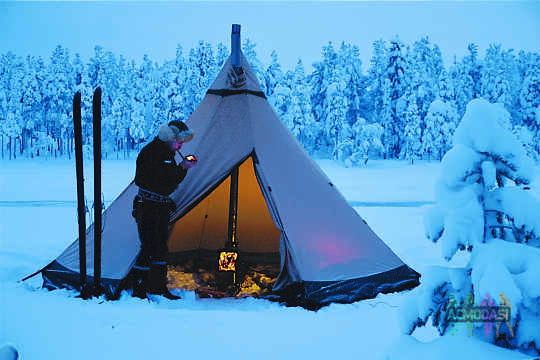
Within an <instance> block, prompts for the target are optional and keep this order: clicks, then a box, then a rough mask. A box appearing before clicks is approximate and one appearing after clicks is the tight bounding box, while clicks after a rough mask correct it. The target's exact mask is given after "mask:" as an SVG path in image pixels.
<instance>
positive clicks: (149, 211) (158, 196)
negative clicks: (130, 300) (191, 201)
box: [132, 120, 197, 300]
mask: <svg viewBox="0 0 540 360" xmlns="http://www.w3.org/2000/svg"><path fill="white" fill-rule="evenodd" d="M193 136H194V134H193V131H192V130H190V129H189V128H188V127H187V125H186V124H185V123H184V122H182V121H178V120H173V121H171V122H169V123H168V124H167V125H162V126H161V127H160V128H159V131H158V136H156V137H155V138H154V139H153V140H152V141H151V142H150V143H148V144H147V145H146V146H144V147H143V148H142V149H141V151H140V153H139V155H138V156H137V167H136V171H135V184H136V185H137V186H138V187H139V193H138V194H137V195H136V196H135V199H134V200H133V213H132V215H133V216H134V217H135V219H136V222H137V227H138V231H139V239H140V242H141V250H140V252H139V255H138V257H137V260H136V262H135V265H134V267H133V270H132V275H133V280H134V281H133V283H132V286H133V293H132V295H133V296H136V297H139V298H147V294H156V295H162V296H164V297H166V298H168V299H171V300H176V299H179V298H180V297H179V296H176V295H173V294H171V293H170V292H169V290H168V289H167V262H166V257H167V253H168V248H167V241H168V233H169V229H168V227H169V219H170V216H171V214H172V212H173V211H174V210H176V204H175V203H174V201H173V200H172V199H171V198H170V197H169V195H170V194H171V193H172V192H173V191H174V190H175V189H176V188H177V186H178V185H179V184H180V183H181V182H182V180H184V178H185V177H186V174H187V172H188V169H190V168H192V167H194V166H195V165H196V164H197V159H196V158H191V157H189V158H190V159H191V160H187V159H186V158H184V157H182V158H183V160H182V162H180V163H179V164H177V163H176V160H175V154H176V152H177V151H178V150H180V149H181V148H182V145H183V144H184V143H186V142H188V141H191V140H192V139H193Z"/></svg>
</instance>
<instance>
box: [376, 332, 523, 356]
mask: <svg viewBox="0 0 540 360" xmlns="http://www.w3.org/2000/svg"><path fill="white" fill-rule="evenodd" d="M456 349H459V353H460V354H463V355H461V356H463V357H456V352H457V351H456ZM435 354H436V358H437V359H439V360H456V359H460V358H464V359H492V360H496V359H501V360H503V359H504V360H523V359H526V357H524V355H520V354H519V353H515V352H512V351H510V350H507V349H502V348H499V347H494V346H492V345H490V344H486V343H484V342H482V341H479V340H477V339H474V338H470V337H466V336H457V335H456V336H445V337H442V338H439V339H437V340H434V341H433V342H431V343H428V344H423V343H421V342H419V341H418V340H416V339H415V338H414V337H412V336H406V335H404V336H402V337H400V339H399V340H398V341H397V342H396V344H394V345H393V347H392V349H391V350H390V352H389V354H388V356H387V357H386V360H394V359H415V360H432V359H434V356H435Z"/></svg>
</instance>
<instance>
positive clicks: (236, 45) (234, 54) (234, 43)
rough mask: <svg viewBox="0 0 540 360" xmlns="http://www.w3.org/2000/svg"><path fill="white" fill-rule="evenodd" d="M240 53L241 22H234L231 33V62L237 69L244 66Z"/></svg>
mask: <svg viewBox="0 0 540 360" xmlns="http://www.w3.org/2000/svg"><path fill="white" fill-rule="evenodd" d="M240 53H241V51H240V24H233V26H232V33H231V63H232V66H233V68H234V69H235V70H237V69H238V68H241V67H242V57H241V56H240Z"/></svg>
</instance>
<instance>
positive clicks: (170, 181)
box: [135, 137, 187, 196]
mask: <svg viewBox="0 0 540 360" xmlns="http://www.w3.org/2000/svg"><path fill="white" fill-rule="evenodd" d="M186 174H187V170H184V169H183V168H182V167H181V166H180V165H176V161H175V160H174V151H172V150H171V149H170V148H169V145H168V144H167V143H165V142H163V141H161V140H160V139H159V138H157V137H156V138H155V139H154V140H152V141H151V142H150V143H148V144H147V145H146V146H145V147H143V148H142V150H141V152H140V153H139V156H137V169H136V171H135V184H136V185H137V186H139V187H140V188H143V189H145V190H148V191H152V192H154V193H156V194H160V195H165V196H168V195H170V194H171V193H172V192H173V191H174V190H175V189H176V187H177V186H178V184H180V183H181V182H182V180H184V178H185V177H186Z"/></svg>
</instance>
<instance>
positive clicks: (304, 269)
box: [41, 55, 419, 305]
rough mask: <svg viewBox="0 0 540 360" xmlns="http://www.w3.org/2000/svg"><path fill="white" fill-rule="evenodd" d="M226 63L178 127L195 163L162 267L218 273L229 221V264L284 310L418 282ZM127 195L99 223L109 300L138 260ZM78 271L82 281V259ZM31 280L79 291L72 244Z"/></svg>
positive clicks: (248, 77) (132, 190)
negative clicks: (250, 274)
mask: <svg viewBox="0 0 540 360" xmlns="http://www.w3.org/2000/svg"><path fill="white" fill-rule="evenodd" d="M231 59H232V56H231V57H229V59H228V60H227V62H226V63H225V64H224V66H223V68H222V70H221V72H220V73H219V74H218V76H217V78H216V79H215V81H214V83H213V84H212V85H211V87H210V89H209V90H208V91H207V93H206V95H205V97H204V98H203V100H202V102H201V104H200V105H199V106H198V107H197V109H196V110H195V111H194V112H193V114H192V115H191V116H190V118H189V119H188V120H187V124H188V126H189V127H190V128H191V129H193V130H194V132H195V134H196V136H195V138H194V139H193V141H191V142H190V143H187V144H185V145H184V148H183V149H182V152H184V153H193V154H196V155H197V156H198V158H199V163H198V165H197V166H196V167H195V168H193V169H191V170H189V172H188V175H187V176H186V178H185V179H184V181H183V182H182V183H181V184H180V186H179V187H178V188H177V189H176V190H175V192H174V193H173V194H172V195H171V198H172V199H173V200H174V201H175V202H176V204H177V210H176V212H175V213H174V214H173V215H172V216H171V219H170V237H169V242H168V246H169V252H170V254H169V255H170V256H169V259H168V263H169V265H170V266H174V265H179V264H181V265H182V266H183V267H181V269H182V272H184V274H185V273H188V271H187V270H186V269H187V268H188V267H187V265H186V264H187V263H188V262H190V261H191V264H193V262H198V263H202V262H203V261H204V260H205V259H206V260H208V259H210V260H209V261H211V262H212V264H214V263H215V264H216V267H217V261H218V260H217V258H218V256H219V255H218V254H219V253H220V251H221V250H224V249H227V248H228V247H229V250H230V245H231V240H230V236H231V235H230V234H231V229H230V228H231V217H232V218H234V219H233V220H234V235H233V236H234V237H235V239H233V240H234V249H236V250H237V251H238V254H239V255H238V257H239V259H242V260H243V261H244V262H245V263H246V264H251V265H257V264H266V265H273V266H275V269H277V270H276V272H275V276H274V279H273V283H272V288H271V290H272V294H273V295H275V296H279V297H280V299H285V300H286V301H288V302H293V303H294V302H295V301H298V303H300V304H302V302H303V303H304V304H316V305H324V304H328V303H331V302H352V301H356V300H359V299H364V298H371V297H374V296H376V295H377V294H378V293H380V292H383V293H384V292H393V291H400V290H403V289H409V288H412V287H414V286H416V285H418V283H419V281H418V279H419V274H418V273H416V272H415V271H414V270H412V269H411V268H410V267H408V266H407V265H406V264H404V263H403V262H402V261H401V260H400V259H399V258H398V256H396V255H395V254H394V253H393V252H392V250H391V249H390V248H389V247H388V246H387V245H386V244H385V243H384V242H383V241H382V240H381V239H380V238H379V237H378V236H377V235H376V234H375V233H374V232H373V231H372V230H371V229H370V227H369V226H368V225H367V223H366V222H365V221H364V220H363V219H362V218H361V217H360V216H359V215H358V214H357V212H356V211H355V210H354V209H353V208H352V207H351V206H349V204H348V203H347V201H346V200H345V198H344V197H343V196H342V194H341V193H340V192H339V191H338V190H337V189H336V187H335V186H334V185H333V184H332V182H331V181H330V179H329V178H328V177H327V176H326V175H325V173H324V172H323V171H322V170H321V169H320V168H319V167H318V165H317V164H316V163H315V162H314V161H313V160H312V159H311V158H310V156H309V155H308V154H307V153H306V152H305V151H304V149H303V148H302V146H301V145H300V144H299V143H298V142H297V140H296V139H295V137H294V136H293V135H292V134H291V133H290V132H289V130H288V129H287V128H286V127H285V126H284V124H283V123H282V121H280V119H279V118H278V116H277V115H276V113H275V112H274V111H273V109H272V107H271V106H270V104H269V102H268V101H267V99H266V97H265V95H264V94H263V92H262V91H261V88H260V85H259V82H258V80H257V78H256V76H255V74H254V72H253V70H252V69H251V68H250V66H249V64H248V63H247V61H246V59H245V58H244V57H243V55H242V64H243V67H242V69H243V72H244V76H245V79H244V81H243V83H242V84H241V86H238V83H234V82H233V81H232V80H231V74H232V71H234V69H233V66H232V64H231ZM137 191H138V188H137V186H136V185H135V184H134V183H133V182H132V183H131V184H129V185H128V186H127V188H126V189H125V190H124V191H123V192H122V193H121V194H120V195H119V196H118V198H117V199H116V200H114V202H113V203H112V204H111V205H110V206H109V207H108V208H107V209H106V210H105V212H104V214H103V219H104V220H103V223H104V226H103V231H102V280H101V284H102V286H104V288H105V289H106V291H107V294H108V295H109V297H115V296H118V294H119V291H120V290H121V289H122V288H124V287H125V282H126V281H127V279H128V278H129V276H128V275H129V273H130V270H131V269H132V266H133V265H134V263H135V259H136V257H137V254H138V251H139V240H138V234H137V226H136V223H135V221H134V219H133V218H132V216H131V208H132V200H133V198H134V196H135V195H136V193H137ZM231 191H232V192H234V194H233V195H234V196H235V197H234V200H235V202H234V203H233V201H232V200H231V199H233V196H231ZM236 192H237V193H236ZM232 206H234V212H231V207H232ZM231 214H232V215H231ZM93 231H94V228H93V226H90V227H89V228H88V230H87V243H86V245H87V246H86V247H87V249H86V251H87V254H92V253H93V240H92V239H93ZM227 241H229V243H227ZM214 261H215V262H214ZM87 266H88V276H89V282H91V281H92V274H93V258H92V256H89V257H88V263H87ZM41 272H42V276H43V279H44V287H47V288H50V289H52V288H59V287H70V288H75V289H80V280H79V250H78V241H75V242H73V243H72V244H71V245H70V246H69V247H68V248H67V249H66V250H65V251H64V252H63V253H62V254H60V256H58V258H56V259H55V260H54V261H53V262H52V263H50V264H49V265H48V266H46V267H45V268H44V269H43V270H42V271H41ZM224 274H225V275H227V274H228V273H222V272H219V273H218V272H216V276H222V275H224Z"/></svg>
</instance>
